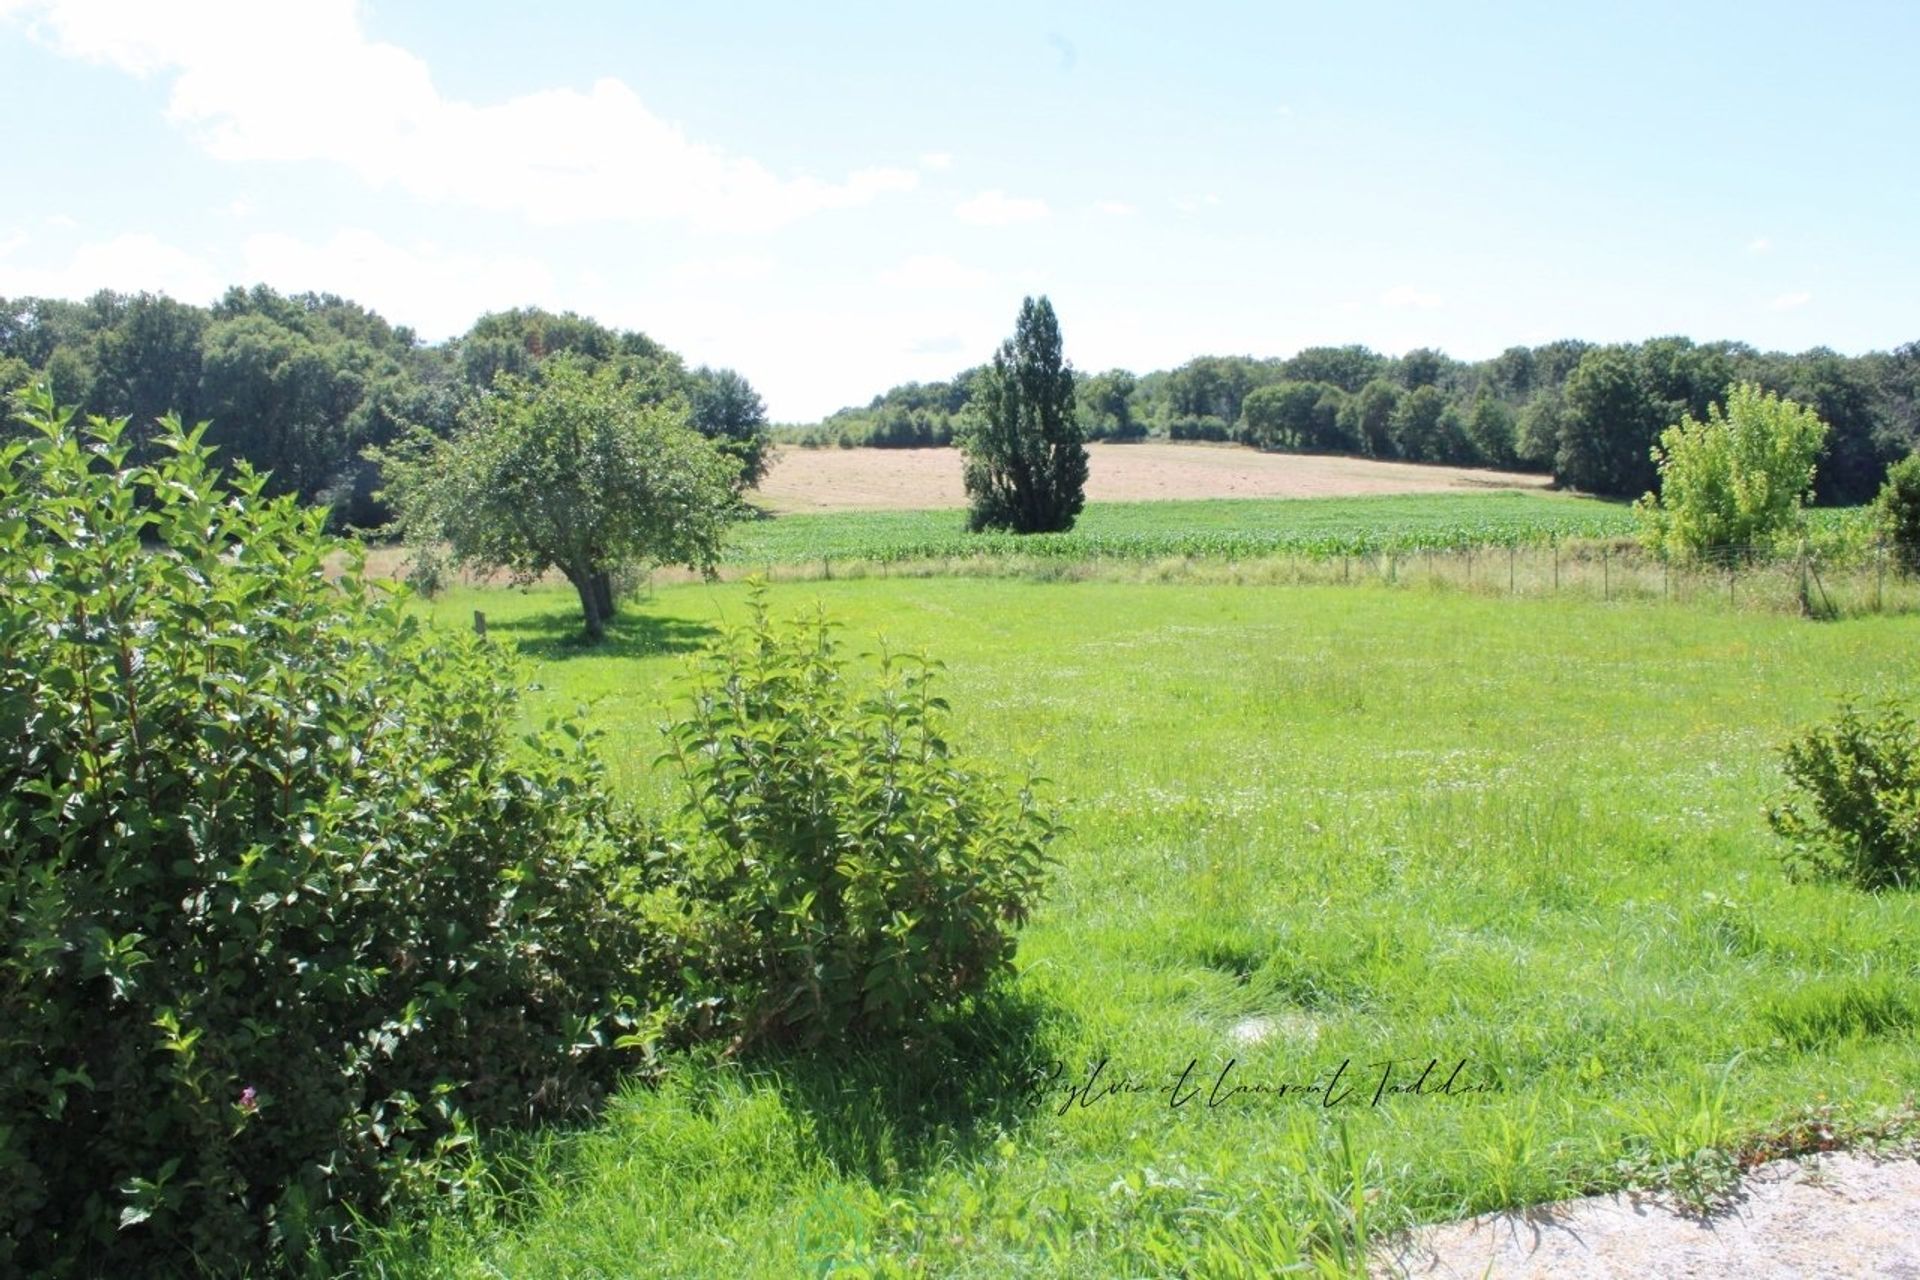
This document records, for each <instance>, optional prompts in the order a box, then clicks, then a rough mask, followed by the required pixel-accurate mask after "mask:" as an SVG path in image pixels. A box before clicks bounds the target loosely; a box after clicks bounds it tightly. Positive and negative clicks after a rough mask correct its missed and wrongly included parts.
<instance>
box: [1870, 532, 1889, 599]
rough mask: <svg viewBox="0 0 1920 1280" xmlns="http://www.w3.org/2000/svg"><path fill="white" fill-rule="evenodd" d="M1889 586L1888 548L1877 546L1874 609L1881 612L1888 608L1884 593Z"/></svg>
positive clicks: (1874, 559) (1874, 556) (1874, 558)
mask: <svg viewBox="0 0 1920 1280" xmlns="http://www.w3.org/2000/svg"><path fill="white" fill-rule="evenodd" d="M1886 588H1887V549H1886V547H1885V546H1877V547H1875V548H1874V549H1873V611H1874V612H1875V613H1879V612H1880V611H1881V610H1882V609H1884V608H1886V600H1885V599H1884V593H1885V591H1886Z"/></svg>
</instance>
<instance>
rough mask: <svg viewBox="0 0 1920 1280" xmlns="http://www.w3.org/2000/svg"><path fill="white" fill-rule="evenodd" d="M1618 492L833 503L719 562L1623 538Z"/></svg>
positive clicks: (1830, 516)
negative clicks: (1026, 517)
mask: <svg viewBox="0 0 1920 1280" xmlns="http://www.w3.org/2000/svg"><path fill="white" fill-rule="evenodd" d="M1865 524H1866V519H1865V511H1864V509H1863V508H1818V509H1815V510H1814V511H1811V512H1809V513H1808V525H1809V534H1810V536H1811V538H1812V540H1813V541H1814V542H1815V543H1816V544H1817V545H1821V546H1835V545H1838V544H1840V543H1844V542H1846V541H1848V540H1849V539H1850V538H1851V539H1852V540H1855V541H1861V542H1864V541H1866V540H1868V539H1867V535H1866V531H1865ZM1634 529H1635V525H1634V518H1633V513H1632V511H1631V509H1630V508H1629V507H1628V506H1627V505H1626V504H1625V503H1619V502H1607V501H1602V500H1600V499H1596V498H1585V497H1572V496H1569V495H1565V494H1552V493H1536V492H1529V491H1525V490H1495V491H1491V492H1484V493H1480V492H1470V493H1421V494H1396V495H1392V496H1380V497H1360V498H1217V499H1195V500H1181V501H1164V502H1096V503H1093V504H1090V505H1089V506H1088V507H1087V509H1086V510H1085V512H1083V513H1082V515H1081V517H1080V519H1079V520H1078V521H1077V522H1076V523H1075V525H1074V527H1073V529H1072V530H1071V531H1070V532H1067V533H1043V534H1029V535H1024V536H1023V535H1017V534H1010V533H968V532H967V528H966V513H965V512H964V511H959V510H935V511H835V512H830V513H819V514H813V513H808V514H795V515H782V516H777V517H772V518H768V519H762V520H754V521H748V522H746V523H744V524H740V525H737V526H735V528H734V530H733V534H732V537H731V540H730V543H729V547H728V550H727V555H726V562H727V564H728V565H730V566H734V567H739V568H745V569H753V568H760V567H774V568H777V567H780V566H789V565H792V566H812V567H814V568H815V569H816V570H817V569H818V568H819V566H820V562H822V561H826V562H828V566H829V568H830V567H831V564H832V563H833V562H836V561H838V562H842V563H844V562H850V561H859V562H868V563H879V564H888V563H898V562H901V561H939V560H949V561H959V560H969V559H988V558H1005V557H1017V558H1020V559H1023V560H1026V561H1042V562H1045V561H1053V562H1067V561H1084V560H1119V561H1143V560H1157V559H1163V558H1168V557H1182V556H1193V557H1208V558H1215V559H1221V558H1232V559H1255V558H1260V557H1266V556H1321V557H1325V556H1343V555H1367V554H1380V553H1388V552H1401V553H1405V552H1415V551H1429V550H1432V551H1441V550H1464V549H1467V548H1479V549H1488V548H1494V547H1508V546H1529V545H1539V544H1545V543H1549V542H1555V541H1558V542H1566V541H1569V540H1578V539H1626V538H1631V537H1632V536H1633V533H1634Z"/></svg>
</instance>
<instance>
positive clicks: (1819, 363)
mask: <svg viewBox="0 0 1920 1280" xmlns="http://www.w3.org/2000/svg"><path fill="white" fill-rule="evenodd" d="M979 372H980V371H979V369H977V368H975V369H969V370H967V371H965V372H964V373H961V374H959V375H958V376H956V377H955V378H953V379H952V380H951V381H948V382H929V383H908V384H907V385H905V386H900V387H895V388H893V389H892V390H891V391H888V392H886V393H885V394H883V395H878V396H875V397H874V398H873V400H872V401H871V402H870V403H868V404H867V405H865V406H863V407H859V408H848V409H842V410H840V411H839V412H838V413H835V414H832V415H830V416H829V417H828V418H827V419H826V420H825V421H824V422H822V423H820V424H819V425H818V426H813V427H786V428H781V429H780V430H779V432H778V433H777V434H778V435H779V436H780V437H781V438H783V439H786V440H789V441H792V442H795V443H799V444H803V445H816V446H820V445H880V446H896V447H899V446H905V447H913V446H924V445H939V444H946V443H948V442H949V441H950V440H951V439H952V436H953V430H954V424H955V420H956V419H957V418H958V416H959V415H960V414H961V412H962V411H963V410H964V409H965V407H966V405H967V401H968V397H969V394H970V390H971V388H972V385H973V382H974V380H975V379H976V378H977V377H978V375H979ZM1738 381H1747V382H1755V383H1758V384H1759V385H1761V386H1762V387H1765V388H1766V389H1768V390H1770V391H1776V392H1779V393H1780V394H1782V395H1786V396H1789V397H1791V398H1792V399H1794V400H1797V401H1800V402H1801V403H1803V404H1806V405H1808V406H1810V407H1812V408H1813V409H1814V410H1815V411H1816V412H1817V413H1818V414H1819V415H1820V417H1821V418H1823V419H1824V420H1825V421H1826V422H1827V423H1828V424H1829V425H1830V427H1831V432H1830V434H1829V436H1828V443H1827V447H1826V451H1825V453H1824V454H1823V456H1822V457H1821V459H1820V462H1819V467H1818V472H1817V474H1816V477H1815V491H1816V497H1817V499H1818V500H1819V501H1821V502H1823V503H1833V504H1851V503H1858V502H1865V501H1867V500H1869V499H1870V498H1872V497H1873V495H1874V493H1875V491H1876V490H1877V489H1878V488H1879V486H1880V483H1881V480H1882V479H1883V477H1884V476H1885V474H1886V469H1887V467H1888V465H1889V464H1891V463H1893V462H1895V461H1898V460H1899V459H1900V458H1902V457H1904V456H1906V454H1907V453H1908V452H1910V451H1911V450H1912V449H1913V448H1914V446H1915V444H1916V442H1920V343H1908V344H1907V345H1905V346H1902V347H1900V348H1898V349H1896V350H1894V351H1892V352H1880V351H1876V352H1871V353H1869V354H1867V355H1863V356H1843V355H1839V354H1837V353H1836V352H1833V351H1830V350H1828V349H1826V348H1824V347H1816V348H1814V349H1813V350H1811V351H1804V352H1800V353H1799V354H1787V353H1785V352H1777V351H1758V350H1755V349H1754V348H1753V347H1750V346H1747V345H1746V344H1744V343H1738V342H1706V343H1699V342H1694V341H1692V340H1690V339H1688V338H1679V337H1665V338H1654V339H1651V340H1649V341H1646V342H1640V343H1622V344H1610V345H1597V344H1594V343H1589V342H1580V341H1574V340H1567V341H1560V342H1550V343H1547V344H1546V345H1544V346H1539V347H1510V348H1508V349H1507V350H1506V351H1503V352H1501V353H1500V354H1499V355H1497V356H1495V357H1494V358H1492V359H1491V360H1481V361H1465V360H1456V359H1453V358H1452V357H1450V356H1448V355H1446V354H1444V353H1443V352H1439V351H1434V350H1430V349H1425V348H1422V349H1419V350H1414V351H1409V352H1407V353H1406V354H1405V355H1403V356H1399V357H1397V358H1396V357H1393V356H1385V355H1381V354H1380V353H1378V352H1375V351H1371V350H1368V349H1367V348H1366V347H1361V346H1345V347H1309V348H1307V349H1306V350H1304V351H1301V352H1300V353H1299V354H1297V355H1294V356H1291V357H1289V358H1286V359H1280V358H1268V359H1260V358H1255V357H1252V356H1200V357H1198V358H1196V359H1193V360H1189V361H1187V363H1185V364H1183V365H1181V366H1180V367H1179V368H1177V369H1170V370H1162V371H1157V372H1154V373H1147V374H1134V373H1130V372H1128V371H1127V370H1124V369H1111V370H1108V371H1106V372H1104V373H1096V374H1091V375H1084V374H1083V375H1082V376H1081V378H1080V381H1079V396H1078V410H1079V414H1080V420H1081V425H1082V427H1083V428H1084V430H1085V431H1086V434H1087V437H1088V438H1089V439H1094V440H1139V439H1145V438H1148V437H1159V438H1164V439H1170V440H1230V441H1237V442H1239V443H1242V444H1248V445H1252V446H1254V447H1256V448H1260V449H1273V450H1287V451H1295V452H1303V453H1352V454H1360V455H1364V456H1366V457H1373V458H1397V459H1402V460H1406V461H1410V462H1445V463H1453V464H1456V465H1470V466H1471V465H1480V466H1489V467H1521V468H1526V469H1530V470H1538V471H1551V472H1552V473H1553V476H1554V478H1555V480H1556V481H1557V482H1559V483H1560V484H1562V485H1565V486H1567V487H1570V488H1575V489H1580V490H1583V491H1585V492H1588V493H1596V494H1603V495H1610V496H1617V497H1638V496H1639V495H1640V494H1642V493H1644V492H1646V491H1648V490H1649V489H1652V488H1653V487H1654V485H1655V479H1656V477H1655V473H1654V468H1653V463H1652V460H1651V458H1650V456H1649V451H1650V449H1651V448H1652V446H1653V443H1654V441H1655V440H1656V439H1657V438H1658V436H1659V434H1660V432H1661V431H1662V430H1663V429H1665V428H1666V427H1668V426H1671V425H1673V424H1674V423H1675V422H1677V421H1679V420H1680V418H1681V417H1682V416H1683V415H1686V414H1692V415H1693V416H1695V417H1696V418H1700V417H1704V416H1705V414H1706V408H1707V405H1708V404H1709V403H1711V402H1714V401H1717V400H1723V399H1724V398H1725V394H1726V390H1727V387H1728V386H1729V384H1731V383H1734V382H1738Z"/></svg>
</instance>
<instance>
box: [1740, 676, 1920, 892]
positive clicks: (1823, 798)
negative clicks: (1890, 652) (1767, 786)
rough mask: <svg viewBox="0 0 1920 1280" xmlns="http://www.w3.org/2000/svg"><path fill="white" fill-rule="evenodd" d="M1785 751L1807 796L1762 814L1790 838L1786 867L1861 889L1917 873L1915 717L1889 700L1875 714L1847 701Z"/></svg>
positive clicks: (1919, 783)
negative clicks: (1832, 717)
mask: <svg viewBox="0 0 1920 1280" xmlns="http://www.w3.org/2000/svg"><path fill="white" fill-rule="evenodd" d="M1783 755H1784V764H1785V768H1786V772H1787V776H1788V777H1789V778H1790V779H1792V781H1793V782H1794V783H1795V784H1796V785H1797V786H1798V787H1799V788H1800V789H1801V791H1803V792H1804V793H1805V794H1804V796H1798V797H1794V798H1792V799H1789V800H1787V801H1785V802H1784V803H1782V804H1781V805H1780V806H1779V807H1778V808H1775V809H1773V810H1770V811H1769V812H1768V815H1767V818H1768V821H1769V823H1770V824H1771V825H1772V827H1773V829H1774V830H1775V831H1776V832H1778V833H1779V834H1780V835H1782V836H1784V837H1786V838H1787V839H1788V840H1791V841H1792V842H1793V847H1792V849H1791V851H1790V852H1789V854H1788V861H1789V864H1790V865H1792V866H1794V867H1795V868H1803V869H1806V870H1809V871H1812V872H1814V873H1815V874H1817V875H1821V876H1826V877H1830V878H1835V879H1843V880H1848V881H1851V882H1852V883H1854V884H1856V885H1859V886H1860V887H1861V888H1864V889H1880V888H1886V887H1890V886H1904V885H1911V884H1914V883H1915V882H1916V880H1917V879H1920V726H1917V725H1916V724H1915V723H1914V720H1913V717H1912V716H1910V715H1909V714H1907V713H1906V712H1905V711H1903V710H1902V709H1901V708H1900V707H1898V706H1896V705H1894V704H1892V703H1887V704H1885V705H1883V706H1882V707H1880V708H1879V710H1878V713H1877V714H1872V715H1868V714H1863V713H1862V712H1861V711H1860V709H1859V708H1857V707H1855V706H1853V705H1852V704H1848V705H1846V706H1844V707H1843V708H1842V709H1841V712H1840V716H1839V718H1838V719H1837V720H1835V721H1834V722H1833V723H1831V724H1827V725H1820V726H1817V727H1815V728H1814V729H1813V730H1812V731H1810V732H1809V733H1808V734H1807V735H1806V736H1805V737H1804V738H1801V739H1800V740H1799V741H1797V742H1792V743H1789V744H1788V745H1787V747H1786V750H1785V751H1784V752H1783ZM1803 803H1804V804H1805V805H1806V806H1808V808H1806V809H1803V808H1802V807H1801V806H1802V804H1803Z"/></svg>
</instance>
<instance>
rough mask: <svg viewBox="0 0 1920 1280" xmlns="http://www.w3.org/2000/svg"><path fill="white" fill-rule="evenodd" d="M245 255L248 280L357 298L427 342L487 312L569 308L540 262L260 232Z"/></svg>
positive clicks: (352, 238) (366, 235) (345, 237)
mask: <svg viewBox="0 0 1920 1280" xmlns="http://www.w3.org/2000/svg"><path fill="white" fill-rule="evenodd" d="M241 254H242V258H243V260H244V261H245V263H246V276H247V278H248V279H250V280H260V281H263V282H264V283H266V284H269V285H272V286H273V287H274V288H276V289H279V290H281V291H282V292H284V293H299V292H304V291H306V290H313V291H314V292H316V293H337V294H340V295H341V296H343V297H348V298H352V299H353V300H354V301H355V302H358V303H360V304H361V305H363V306H367V307H371V308H373V309H374V310H375V311H378V312H380V314H382V315H384V316H387V317H389V318H391V319H393V320H394V322H395V323H399V324H408V325H411V326H413V328H414V329H415V331H416V332H418V333H419V334H420V335H421V336H422V337H423V338H426V339H427V340H428V341H438V340H440V339H442V338H447V337H451V336H452V335H454V334H457V333H464V332H465V331H466V329H467V328H468V327H469V326H470V325H472V323H473V322H474V321H475V320H476V319H478V318H479V316H480V315H481V314H482V313H483V312H487V311H498V310H502V309H505V308H508V307H518V306H528V305H533V306H547V307H556V308H557V307H560V306H562V305H564V303H563V301H562V299H561V298H560V296H559V291H558V289H557V288H556V286H555V281H554V276H553V272H552V271H551V270H549V269H548V267H547V265H546V264H545V263H543V262H540V261H539V260H537V259H534V258H529V257H525V256H520V255H513V254H501V255H488V256H484V257H482V256H476V255H471V254H463V253H449V252H446V251H444V250H442V249H440V248H438V247H437V246H434V245H419V246H416V247H414V248H405V247H402V246H400V245H395V244H392V243H389V242H388V241H386V240H383V239H382V238H380V237H379V236H377V235H375V234H374V233H372V232H371V231H361V230H346V231H340V232H336V233H335V234H334V235H333V236H331V237H329V238H328V239H327V240H326V241H324V242H323V243H319V244H310V243H307V242H305V241H302V240H296V239H295V238H294V237H292V236H288V235H282V234H280V233H278V232H271V233H262V234H259V235H254V236H249V237H248V238H247V242H246V244H245V245H244V246H243V247H242V250H241Z"/></svg>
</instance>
